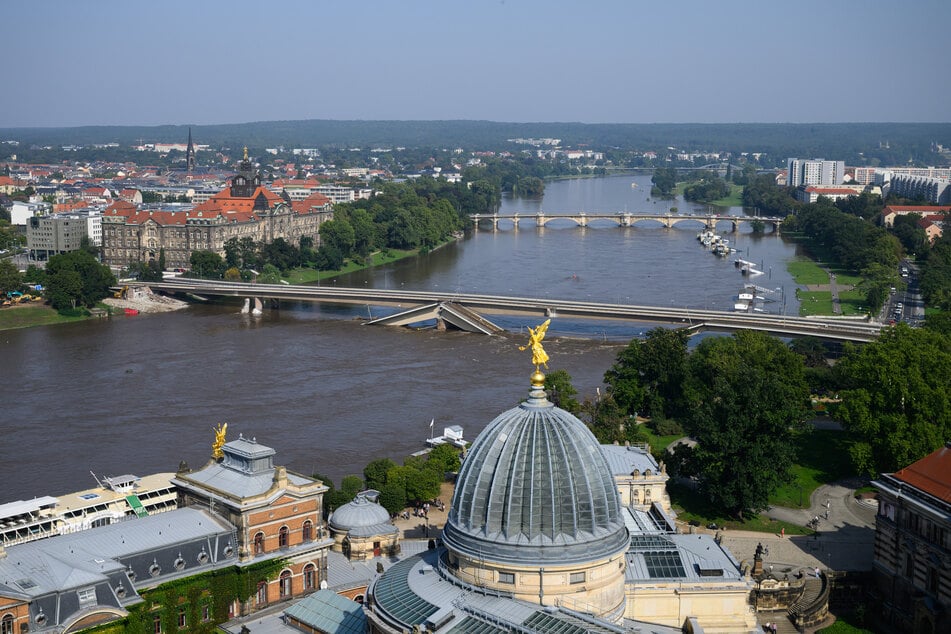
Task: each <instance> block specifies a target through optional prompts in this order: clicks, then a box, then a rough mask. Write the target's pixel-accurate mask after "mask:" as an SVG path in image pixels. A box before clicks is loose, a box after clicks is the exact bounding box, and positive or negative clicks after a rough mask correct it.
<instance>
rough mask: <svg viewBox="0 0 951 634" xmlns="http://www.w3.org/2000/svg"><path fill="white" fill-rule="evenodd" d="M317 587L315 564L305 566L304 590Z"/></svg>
mask: <svg viewBox="0 0 951 634" xmlns="http://www.w3.org/2000/svg"><path fill="white" fill-rule="evenodd" d="M316 587H317V568H316V567H315V566H314V564H307V565H306V566H304V590H313V589H314V588H316Z"/></svg>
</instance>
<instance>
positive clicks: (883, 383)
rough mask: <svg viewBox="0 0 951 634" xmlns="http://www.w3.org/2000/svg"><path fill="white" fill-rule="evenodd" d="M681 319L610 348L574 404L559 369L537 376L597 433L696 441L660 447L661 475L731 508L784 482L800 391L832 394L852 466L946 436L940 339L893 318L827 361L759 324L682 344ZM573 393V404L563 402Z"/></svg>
mask: <svg viewBox="0 0 951 634" xmlns="http://www.w3.org/2000/svg"><path fill="white" fill-rule="evenodd" d="M687 342H688V335H687V334H686V332H684V331H682V330H670V329H666V328H656V329H654V330H651V331H650V332H648V334H647V336H646V338H645V339H636V340H634V341H632V342H631V343H630V344H629V345H628V346H627V347H626V348H624V349H623V350H621V351H620V352H619V353H618V355H617V359H616V361H615V363H614V365H612V367H611V368H610V369H609V370H608V371H607V372H606V373H605V376H604V381H605V383H606V385H607V386H608V387H607V393H606V394H605V395H599V397H598V399H597V400H596V401H594V402H592V401H585V403H583V404H580V405H579V404H577V402H576V401H573V399H572V398H571V397H572V395H573V394H574V393H575V392H574V389H573V388H572V387H571V386H570V377H568V376H567V374H566V373H563V372H556V373H552V377H551V378H552V379H553V381H552V384H550V385H549V384H546V387H547V388H548V389H549V391H550V392H551V394H552V399H553V401H554V402H556V403H559V404H561V405H565V404H567V405H568V407H569V408H572V409H573V410H574V411H576V412H577V413H578V415H579V416H581V417H582V419H584V420H585V421H586V423H587V424H588V425H589V427H590V428H591V430H592V431H593V432H594V434H595V436H597V438H598V440H599V441H601V442H607V443H610V442H615V441H624V440H629V441H632V442H637V441H640V442H643V441H645V440H646V436H645V435H644V433H643V431H642V429H643V427H644V426H643V425H641V424H639V422H640V421H642V420H643V419H644V417H647V418H649V419H650V423H649V424H650V426H651V427H652V428H653V430H654V432H655V433H659V434H664V435H667V434H680V433H681V432H682V433H684V434H686V435H688V436H690V437H691V438H692V439H694V440H696V441H697V444H696V445H695V446H693V447H691V446H687V445H682V446H678V447H677V448H676V449H675V451H674V452H673V454H666V455H665V456H664V457H663V459H664V460H665V462H667V464H668V466H669V468H670V471H671V473H672V474H673V475H676V476H682V477H688V478H691V479H695V480H696V481H697V482H698V483H699V486H700V489H701V492H702V493H703V494H704V495H705V496H706V497H707V499H710V500H712V501H713V502H714V503H715V504H716V505H719V506H720V507H722V508H724V509H726V510H727V511H728V512H729V513H730V514H732V515H734V516H736V517H739V518H743V517H744V515H747V514H750V513H755V512H757V511H759V510H761V509H763V508H765V507H766V505H767V502H768V499H769V496H770V495H771V494H772V493H773V492H775V491H776V490H777V489H778V488H779V487H781V486H782V485H784V484H786V483H788V482H789V481H791V467H792V466H793V465H794V464H796V461H797V458H798V457H797V455H796V449H795V448H796V446H797V445H798V444H799V442H798V441H799V440H800V439H801V437H802V435H803V434H808V433H810V428H808V427H807V426H805V421H806V420H807V419H808V418H809V417H810V416H811V415H812V414H811V412H810V410H809V401H810V395H811V394H816V393H819V394H837V395H838V396H839V397H840V398H841V402H839V403H838V404H837V405H834V406H833V409H832V411H831V414H832V415H833V416H834V417H835V418H836V419H837V420H840V421H841V422H842V423H843V425H844V426H845V428H846V431H845V432H844V433H845V434H846V437H847V438H848V444H849V446H850V450H849V453H850V457H851V459H852V467H853V469H854V472H855V473H861V474H868V475H877V474H878V473H881V472H890V471H894V470H895V469H898V468H901V467H903V466H906V465H908V464H911V463H912V462H914V461H916V460H918V459H920V458H922V457H924V456H925V455H927V454H928V453H930V452H932V451H934V450H935V449H938V448H940V447H941V446H942V445H943V443H944V442H945V440H946V439H947V438H949V437H951V390H948V389H947V381H948V379H947V377H948V376H951V338H949V337H948V336H946V335H944V334H942V333H940V332H936V331H933V330H929V329H927V328H925V329H912V328H910V327H908V326H907V325H905V324H899V325H897V326H895V327H894V328H888V329H886V330H885V331H884V332H883V334H882V336H881V338H880V339H878V340H877V341H874V342H871V343H868V344H864V345H846V346H845V348H844V356H843V357H842V358H841V360H840V361H839V362H838V363H837V364H835V365H834V366H831V365H830V364H829V363H828V362H827V361H826V358H827V357H828V356H829V350H827V349H826V348H825V344H823V343H822V342H821V341H819V340H815V339H799V340H795V341H793V342H792V343H791V344H789V345H788V346H787V345H786V344H784V343H783V342H782V341H781V340H779V339H777V338H774V337H771V336H769V335H766V334H763V333H757V332H751V331H740V332H737V333H735V334H734V335H733V336H731V337H708V338H706V339H704V340H703V341H701V342H700V344H699V345H697V346H696V348H695V349H693V351H689V350H688V346H687ZM572 402H574V407H572V405H571V404H572Z"/></svg>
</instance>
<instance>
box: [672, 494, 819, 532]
mask: <svg viewBox="0 0 951 634" xmlns="http://www.w3.org/2000/svg"><path fill="white" fill-rule="evenodd" d="M667 493H669V494H670V501H671V503H672V504H673V506H674V508H675V510H676V511H677V519H678V520H682V521H684V522H690V521H696V522H699V523H700V525H701V526H707V525H708V524H710V523H716V525H717V526H723V527H726V529H727V530H744V531H757V532H760V533H773V534H776V535H778V534H779V532H780V531H781V530H782V529H784V528H785V529H786V534H787V535H809V534H811V533H812V531H811V530H809V529H808V528H806V527H805V526H798V525H796V524H790V523H788V522H780V521H778V520H771V519H769V518H768V517H766V515H763V514H760V515H756V516H754V517H749V518H747V519H746V520H745V521H743V522H740V521H739V520H737V519H736V518H733V517H727V516H726V515H725V514H724V513H723V509H722V508H721V507H719V506H717V505H714V504H713V503H712V502H710V500H708V499H706V498H705V497H703V496H702V495H701V494H700V493H699V492H697V491H694V490H692V489H690V488H688V487H685V486H684V485H682V484H677V483H673V482H668V483H667Z"/></svg>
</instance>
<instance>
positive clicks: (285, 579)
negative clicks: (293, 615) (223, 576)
mask: <svg viewBox="0 0 951 634" xmlns="http://www.w3.org/2000/svg"><path fill="white" fill-rule="evenodd" d="M223 451H224V457H223V459H222V460H221V461H220V462H219V461H215V460H213V461H211V462H210V463H208V465H206V466H205V467H204V468H202V469H200V470H198V471H195V472H192V471H187V470H182V471H180V472H179V473H178V474H177V475H176V477H175V479H174V480H173V483H174V484H175V485H176V486H177V487H178V488H179V492H180V493H179V495H180V504H181V505H182V506H196V505H197V506H202V507H208V508H213V509H214V512H215V513H216V514H218V515H220V516H222V517H224V518H225V519H227V520H228V521H229V522H230V523H231V524H232V525H234V526H235V527H236V536H237V557H238V561H239V565H240V564H241V563H251V562H254V561H259V560H270V559H275V558H280V559H284V560H285V561H286V563H287V565H286V566H285V567H284V569H283V570H281V572H280V573H279V574H278V576H277V578H276V579H270V580H268V579H261V580H259V581H258V587H257V590H256V592H255V594H254V595H253V596H252V597H249V598H248V600H247V601H244V602H241V603H240V604H236V605H235V606H233V612H234V614H235V615H238V614H247V613H250V612H254V611H256V610H259V609H262V608H264V607H267V606H268V605H271V604H273V603H275V602H278V601H284V600H288V599H291V598H293V597H299V596H303V595H305V594H309V593H310V592H313V591H315V590H317V589H318V588H319V587H320V583H321V582H322V581H325V580H326V578H327V551H328V550H329V548H330V545H331V543H332V541H331V540H330V538H329V533H328V532H327V529H326V527H325V526H324V523H323V519H322V517H323V496H324V493H326V491H327V490H328V489H327V486H326V485H324V484H323V483H322V482H320V481H319V480H314V479H313V478H308V477H306V476H302V475H299V474H296V473H293V472H289V471H288V470H287V469H286V468H284V467H280V466H274V465H273V463H272V456H273V454H274V450H273V449H271V448H269V447H265V446H263V445H259V444H258V443H257V442H256V441H254V440H253V439H252V440H247V439H245V438H238V440H235V441H232V442H230V443H227V444H225V445H224V447H223Z"/></svg>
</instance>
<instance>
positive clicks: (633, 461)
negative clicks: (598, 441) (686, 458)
mask: <svg viewBox="0 0 951 634" xmlns="http://www.w3.org/2000/svg"><path fill="white" fill-rule="evenodd" d="M601 451H602V453H604V459H605V460H607V462H608V468H609V469H611V473H612V474H613V475H615V476H618V475H630V474H631V473H632V472H633V471H634V470H635V469H637V470H638V471H640V472H641V473H644V472H645V471H647V470H648V469H650V470H651V473H658V472H659V471H660V468H659V467H658V466H657V461H656V460H654V457H653V456H652V455H651V454H650V452H649V451H646V450H644V449H642V448H640V447H622V446H620V445H601Z"/></svg>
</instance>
